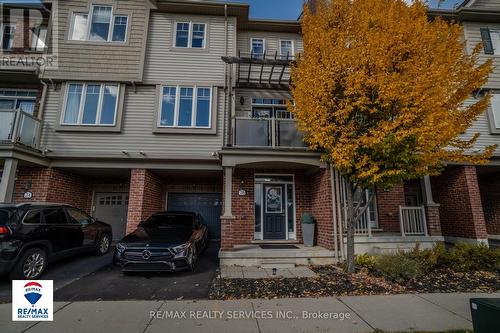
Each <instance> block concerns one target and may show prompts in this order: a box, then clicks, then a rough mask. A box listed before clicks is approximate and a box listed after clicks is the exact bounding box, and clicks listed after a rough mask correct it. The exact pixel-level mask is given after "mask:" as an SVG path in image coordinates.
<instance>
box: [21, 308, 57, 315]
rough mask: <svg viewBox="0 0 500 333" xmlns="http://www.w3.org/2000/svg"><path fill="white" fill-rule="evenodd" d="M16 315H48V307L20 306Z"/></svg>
mask: <svg viewBox="0 0 500 333" xmlns="http://www.w3.org/2000/svg"><path fill="white" fill-rule="evenodd" d="M17 314H18V315H23V316H29V315H47V316H48V315H49V309H37V308H20V309H17Z"/></svg>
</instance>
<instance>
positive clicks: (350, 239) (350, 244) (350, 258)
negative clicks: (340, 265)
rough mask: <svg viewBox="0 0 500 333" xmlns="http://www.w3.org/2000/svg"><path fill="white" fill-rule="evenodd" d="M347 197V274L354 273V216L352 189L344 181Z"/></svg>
mask: <svg viewBox="0 0 500 333" xmlns="http://www.w3.org/2000/svg"><path fill="white" fill-rule="evenodd" d="M346 196H347V198H346V199H347V216H346V220H347V272H349V273H354V271H355V269H356V263H355V262H354V227H355V224H356V217H355V216H354V214H355V212H354V188H353V184H352V182H350V181H348V180H347V181H346Z"/></svg>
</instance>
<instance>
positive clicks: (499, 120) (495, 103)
mask: <svg viewBox="0 0 500 333" xmlns="http://www.w3.org/2000/svg"><path fill="white" fill-rule="evenodd" d="M491 111H492V114H493V119H492V121H493V127H494V128H495V129H497V130H500V94H493V95H492V96H491Z"/></svg>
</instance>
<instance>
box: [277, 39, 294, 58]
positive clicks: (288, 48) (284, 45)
mask: <svg viewBox="0 0 500 333" xmlns="http://www.w3.org/2000/svg"><path fill="white" fill-rule="evenodd" d="M280 55H281V57H282V58H284V59H285V58H292V57H293V56H294V51H293V41H292V40H280Z"/></svg>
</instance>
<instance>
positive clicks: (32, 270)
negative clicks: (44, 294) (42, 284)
mask: <svg viewBox="0 0 500 333" xmlns="http://www.w3.org/2000/svg"><path fill="white" fill-rule="evenodd" d="M46 267H47V254H46V253H45V251H44V250H42V249H38V248H34V249H29V250H27V251H26V252H24V253H23V255H22V256H21V259H20V260H19V261H18V262H17V264H16V265H15V266H14V269H13V270H12V272H11V273H10V277H11V278H12V279H13V280H27V279H30V280H36V279H38V278H39V277H40V276H41V275H42V273H43V271H45V268H46Z"/></svg>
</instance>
